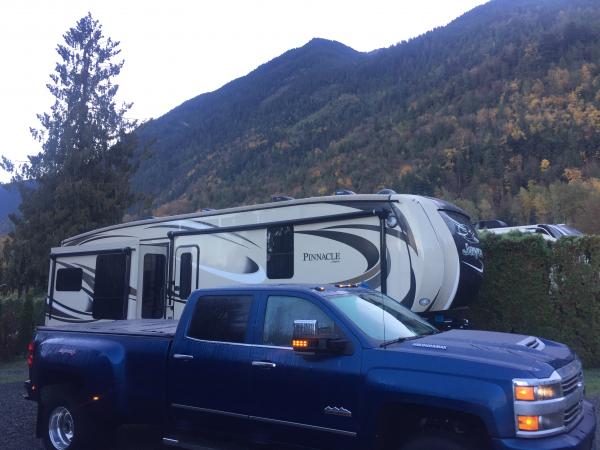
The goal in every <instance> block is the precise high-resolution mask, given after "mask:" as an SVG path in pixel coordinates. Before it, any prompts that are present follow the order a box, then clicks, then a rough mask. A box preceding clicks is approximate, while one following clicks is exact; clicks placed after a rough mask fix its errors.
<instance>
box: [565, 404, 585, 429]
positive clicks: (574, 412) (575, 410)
mask: <svg viewBox="0 0 600 450" xmlns="http://www.w3.org/2000/svg"><path fill="white" fill-rule="evenodd" d="M582 410H583V405H582V402H579V403H576V404H575V405H573V406H571V407H570V408H569V409H567V410H566V411H565V415H564V424H565V427H568V426H569V425H571V424H572V423H573V422H575V420H577V418H578V417H579V416H580V414H581V412H582Z"/></svg>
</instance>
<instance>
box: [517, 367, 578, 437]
mask: <svg viewBox="0 0 600 450" xmlns="http://www.w3.org/2000/svg"><path fill="white" fill-rule="evenodd" d="M512 381H513V383H512V390H513V406H514V419H515V429H516V435H517V437H520V438H540V437H547V436H554V435H556V434H559V433H562V432H564V431H566V430H570V429H572V428H573V427H575V426H576V424H577V423H578V421H579V420H580V419H581V417H583V406H582V405H583V374H582V370H581V363H580V362H579V361H578V360H574V361H572V362H571V363H569V364H567V365H565V366H563V367H561V368H559V369H556V370H555V371H554V372H552V373H551V374H550V376H549V377H547V378H515V379H513V380H512Z"/></svg>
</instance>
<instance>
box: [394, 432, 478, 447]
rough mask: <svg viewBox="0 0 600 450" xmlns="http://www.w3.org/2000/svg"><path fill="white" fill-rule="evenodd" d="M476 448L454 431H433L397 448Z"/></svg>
mask: <svg viewBox="0 0 600 450" xmlns="http://www.w3.org/2000/svg"><path fill="white" fill-rule="evenodd" d="M476 448H477V447H475V446H473V443H472V442H471V441H470V440H469V439H466V438H462V437H461V436H457V435H456V434H454V433H446V432H434V433H431V434H429V433H428V434H423V435H420V436H417V437H415V438H413V439H411V440H410V441H408V442H407V443H406V444H404V445H403V446H402V447H400V449H399V450H475V449H476Z"/></svg>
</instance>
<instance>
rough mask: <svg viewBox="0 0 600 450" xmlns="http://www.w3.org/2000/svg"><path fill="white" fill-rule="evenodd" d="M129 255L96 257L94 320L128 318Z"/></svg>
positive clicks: (118, 254) (119, 254)
mask: <svg viewBox="0 0 600 450" xmlns="http://www.w3.org/2000/svg"><path fill="white" fill-rule="evenodd" d="M127 272H128V270H127V255H126V254H125V253H110V254H106V255H98V256H97V257H96V279H95V282H94V303H93V306H92V316H93V317H94V319H112V320H121V319H125V318H126V317H127V314H126V312H127V294H128V291H129V283H128V280H127Z"/></svg>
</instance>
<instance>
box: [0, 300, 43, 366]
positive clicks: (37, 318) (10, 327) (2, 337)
mask: <svg viewBox="0 0 600 450" xmlns="http://www.w3.org/2000/svg"><path fill="white" fill-rule="evenodd" d="M44 307H45V305H44V301H43V299H39V298H37V299H33V297H32V296H31V295H27V296H26V297H25V299H17V298H3V299H0V361H8V360H11V359H13V358H14V357H15V356H20V355H23V354H25V352H26V351H27V344H28V343H29V341H30V340H31V337H32V336H33V331H34V329H35V327H36V326H37V325H41V324H42V323H43V322H44Z"/></svg>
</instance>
